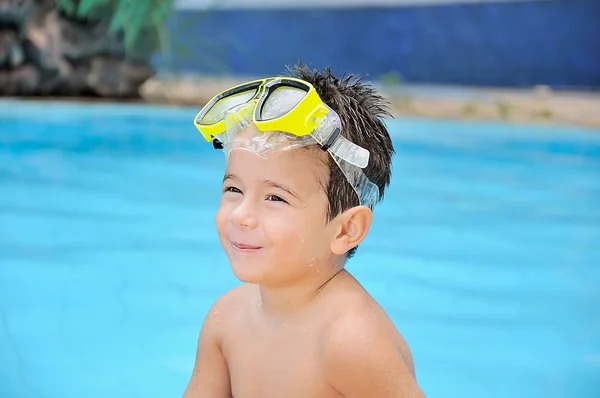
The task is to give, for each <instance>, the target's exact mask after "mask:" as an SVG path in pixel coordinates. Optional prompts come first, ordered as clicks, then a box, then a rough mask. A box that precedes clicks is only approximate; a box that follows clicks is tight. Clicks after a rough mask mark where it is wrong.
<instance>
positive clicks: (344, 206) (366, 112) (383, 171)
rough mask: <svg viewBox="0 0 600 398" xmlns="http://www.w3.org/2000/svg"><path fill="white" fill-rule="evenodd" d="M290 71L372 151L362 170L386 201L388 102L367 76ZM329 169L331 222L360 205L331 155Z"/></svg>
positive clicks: (301, 68) (328, 70)
mask: <svg viewBox="0 0 600 398" xmlns="http://www.w3.org/2000/svg"><path fill="white" fill-rule="evenodd" d="M287 69H288V73H289V75H290V76H291V77H295V78H298V79H302V80H304V81H306V82H308V83H310V84H312V85H313V86H314V87H315V90H316V91H317V93H318V94H319V96H320V97H321V100H322V101H323V102H325V103H326V104H327V105H328V106H329V107H330V108H331V109H333V110H334V111H335V112H336V113H337V114H338V115H339V117H340V120H341V122H342V131H341V134H342V135H343V136H344V137H345V138H347V139H348V140H350V141H352V142H353V143H355V144H357V145H359V146H361V147H363V148H365V149H366V150H368V151H369V153H370V157H369V164H368V165H367V167H366V168H365V169H363V171H364V173H365V175H366V176H367V177H368V178H369V179H370V180H371V181H372V182H373V183H375V184H376V185H377V187H379V197H380V199H383V195H384V191H385V188H386V187H387V186H388V185H389V183H390V179H391V163H392V156H393V155H394V147H393V144H392V140H391V138H390V135H389V132H388V131H387V128H386V126H385V124H384V121H383V120H384V119H385V118H388V117H392V115H391V114H390V112H389V108H388V105H389V103H388V101H387V100H386V99H385V98H383V97H382V96H381V95H379V94H378V93H377V91H376V89H375V88H374V87H373V86H371V85H369V84H368V83H365V82H364V81H363V80H364V78H365V76H361V77H355V76H354V75H352V74H344V75H342V76H341V77H339V78H338V77H336V76H334V74H333V72H332V71H331V68H330V67H327V68H326V69H325V70H324V71H319V70H316V69H310V68H309V67H308V66H307V65H305V64H303V63H301V62H300V63H297V64H296V65H294V66H292V67H288V68H287ZM328 166H329V180H328V182H327V184H326V185H327V186H326V193H327V199H328V201H329V206H328V209H327V221H328V222H329V221H331V220H333V219H334V218H335V217H336V216H337V215H339V214H340V213H342V212H344V211H346V210H348V209H350V208H352V207H355V206H358V205H359V204H360V202H359V199H358V196H357V195H356V192H355V191H354V189H353V188H352V186H351V185H350V183H349V182H348V180H347V179H346V177H345V176H344V174H343V173H342V170H341V169H340V168H339V167H338V166H337V164H336V163H335V161H334V160H333V159H332V158H331V157H330V156H328ZM356 249H357V247H354V248H352V249H350V250H349V251H348V253H347V254H346V258H347V259H349V258H351V257H352V256H353V255H354V253H355V252H356Z"/></svg>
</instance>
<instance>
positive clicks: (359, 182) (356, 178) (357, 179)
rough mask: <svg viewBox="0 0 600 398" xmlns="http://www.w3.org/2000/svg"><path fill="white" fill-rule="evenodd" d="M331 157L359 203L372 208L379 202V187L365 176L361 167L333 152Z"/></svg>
mask: <svg viewBox="0 0 600 398" xmlns="http://www.w3.org/2000/svg"><path fill="white" fill-rule="evenodd" d="M332 158H333V160H334V161H335V162H336V164H337V165H338V167H339V168H340V169H341V170H342V173H344V175H345V176H346V179H347V180H348V182H349V183H350V185H351V186H352V188H353V189H354V191H355V192H356V194H357V195H358V199H359V201H360V204H361V205H363V206H367V207H368V208H370V209H371V210H373V208H374V207H375V205H376V204H377V203H378V202H379V187H378V186H377V185H375V183H373V182H372V181H371V180H369V179H368V178H367V176H366V175H365V173H364V172H363V171H362V169H360V168H358V167H356V166H354V165H352V164H350V163H348V162H346V161H344V160H343V159H341V158H340V157H338V156H335V155H333V154H332Z"/></svg>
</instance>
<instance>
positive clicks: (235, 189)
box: [223, 187, 242, 193]
mask: <svg viewBox="0 0 600 398" xmlns="http://www.w3.org/2000/svg"><path fill="white" fill-rule="evenodd" d="M223 192H233V193H242V191H240V190H239V189H238V188H236V187H225V189H223Z"/></svg>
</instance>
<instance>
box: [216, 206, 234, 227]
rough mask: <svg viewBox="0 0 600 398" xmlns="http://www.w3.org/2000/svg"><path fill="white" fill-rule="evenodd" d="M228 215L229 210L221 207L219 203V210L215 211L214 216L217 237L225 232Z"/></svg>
mask: <svg viewBox="0 0 600 398" xmlns="http://www.w3.org/2000/svg"><path fill="white" fill-rule="evenodd" d="M229 213H230V210H229V209H228V207H227V206H223V204H222V203H221V204H220V205H219V208H218V209H217V213H216V214H215V225H216V227H217V231H218V232H219V235H221V234H222V233H223V232H224V231H225V227H226V226H227V223H228V222H229Z"/></svg>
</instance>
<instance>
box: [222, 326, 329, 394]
mask: <svg viewBox="0 0 600 398" xmlns="http://www.w3.org/2000/svg"><path fill="white" fill-rule="evenodd" d="M238 336H239V337H238V338H237V339H236V340H235V343H232V344H229V345H228V347H227V349H226V352H225V356H226V359H227V364H228V367H229V374H230V378H231V389H232V393H233V397H234V398H271V397H273V398H281V397H286V398H295V397H298V398H301V397H302V398H305V397H323V398H325V397H327V398H329V397H336V396H337V395H335V392H334V390H332V389H331V387H329V385H328V384H327V382H326V381H325V380H324V378H323V376H322V374H323V372H322V364H321V361H320V352H319V340H318V336H316V334H315V333H312V332H310V331H306V330H301V329H296V330H294V329H289V330H286V329H285V328H282V329H281V330H279V331H278V332H275V333H268V334H260V333H256V331H251V330H246V331H240V332H239V333H238Z"/></svg>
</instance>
